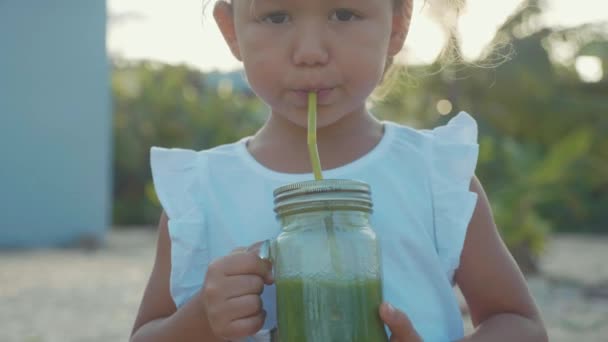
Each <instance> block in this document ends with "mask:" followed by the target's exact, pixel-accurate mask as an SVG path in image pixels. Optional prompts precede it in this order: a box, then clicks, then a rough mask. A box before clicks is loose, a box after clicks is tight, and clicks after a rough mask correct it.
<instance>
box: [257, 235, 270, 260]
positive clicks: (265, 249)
mask: <svg viewBox="0 0 608 342" xmlns="http://www.w3.org/2000/svg"><path fill="white" fill-rule="evenodd" d="M258 257H259V258H260V259H262V260H268V261H271V262H272V241H271V240H264V241H263V242H262V244H261V245H260V249H259V250H258Z"/></svg>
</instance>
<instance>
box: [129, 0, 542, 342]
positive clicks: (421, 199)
mask: <svg viewBox="0 0 608 342" xmlns="http://www.w3.org/2000/svg"><path fill="white" fill-rule="evenodd" d="M446 1H447V0H446ZM411 12H412V0H233V1H232V2H231V3H229V2H225V1H223V0H219V1H217V2H216V4H215V7H214V17H215V20H216V22H217V24H218V26H219V28H220V30H221V32H222V34H223V36H224V38H225V40H226V43H227V44H228V46H229V48H230V50H231V51H232V53H233V54H234V56H235V57H236V58H237V59H239V60H240V61H242V62H243V64H244V68H245V71H246V74H247V78H248V80H249V83H250V85H251V87H252V89H253V90H254V91H255V93H256V94H257V95H258V96H259V97H260V98H261V99H262V100H263V101H264V102H265V103H266V104H268V106H269V107H270V108H271V114H270V116H269V118H268V120H267V122H266V123H265V124H264V126H263V127H262V128H261V129H260V130H259V131H258V132H257V133H256V134H255V135H254V136H253V137H247V138H244V139H242V140H241V141H238V142H236V143H233V144H229V145H224V146H219V147H216V148H213V149H210V150H207V151H200V152H195V151H190V150H177V149H172V150H169V149H161V148H153V149H152V151H151V163H152V171H153V178H154V184H155V187H156V191H157V194H158V196H159V198H160V201H161V203H162V205H163V208H164V210H165V213H164V214H163V215H162V216H161V219H160V224H159V238H158V246H157V248H158V249H157V255H156V261H155V264H154V269H153V271H152V274H151V276H150V280H149V282H148V285H147V288H146V290H145V293H144V296H143V300H142V303H141V307H140V310H139V314H138V316H137V319H136V321H135V324H134V328H133V332H132V337H131V340H132V341H226V340H229V341H241V340H254V341H269V340H270V337H269V335H270V333H269V331H270V330H272V329H273V328H274V327H275V326H276V313H275V299H274V287H273V286H272V283H273V279H272V275H271V266H270V265H269V264H268V263H266V262H265V261H263V260H261V259H260V258H259V257H258V256H257V253H256V250H255V247H254V248H248V246H252V245H253V244H254V243H255V242H256V241H261V240H265V239H268V238H272V237H275V236H276V235H277V234H278V233H279V231H280V229H279V225H278V223H277V222H276V221H275V218H274V213H273V210H272V199H273V197H272V191H273V190H274V189H275V188H277V187H279V186H281V185H285V184H288V183H294V182H298V181H303V180H310V179H312V176H311V165H310V162H309V159H308V150H307V145H306V132H307V95H308V93H309V92H315V93H317V96H318V103H319V106H318V147H319V154H320V156H321V161H322V165H323V167H324V168H325V172H324V175H325V177H326V178H342V179H358V180H362V181H365V182H367V183H369V184H370V185H371V188H372V191H373V196H374V198H373V201H374V207H375V211H374V214H373V216H372V226H373V227H375V230H376V234H377V236H378V239H379V241H380V244H381V248H382V260H383V265H382V267H383V270H384V289H383V290H384V298H385V300H386V301H387V303H383V304H382V306H381V307H380V309H379V315H380V317H381V318H382V320H383V321H384V322H385V324H386V325H387V326H388V328H389V329H390V331H391V341H423V340H424V341H456V340H460V341H519V342H523V341H546V340H547V335H546V331H545V328H544V326H543V323H542V320H541V318H540V315H539V311H538V309H537V308H536V306H535V304H534V301H533V299H532V298H531V296H530V293H529V291H528V289H527V287H526V283H525V281H524V278H523V277H522V274H521V273H520V271H519V269H518V268H517V265H516V264H515V263H514V261H513V259H512V258H511V256H510V255H509V252H508V251H507V249H506V248H505V245H504V244H503V242H502V241H501V239H500V237H499V234H498V232H497V229H496V225H495V224H494V222H493V219H492V214H491V212H490V205H489V204H488V200H487V198H486V195H485V193H484V191H483V188H482V186H481V184H480V183H479V181H478V180H477V178H476V177H475V176H474V169H475V164H476V159H477V153H478V145H477V137H476V136H477V126H476V123H475V121H474V120H473V118H472V117H471V116H469V115H468V114H466V113H461V114H459V115H458V116H456V117H455V118H453V119H452V120H451V121H450V122H449V123H448V124H447V125H446V126H443V127H439V128H436V129H434V130H432V131H420V130H415V129H411V128H408V127H404V126H400V125H397V124H394V123H391V122H381V121H378V120H377V119H376V118H374V116H373V115H372V114H370V113H369V112H368V110H367V109H366V101H367V100H368V97H369V95H370V94H371V93H372V91H373V90H374V89H375V88H376V86H377V85H378V84H379V83H380V82H381V80H382V79H383V76H384V74H385V72H386V70H387V68H388V67H389V66H390V64H391V61H392V58H393V56H395V55H396V54H397V53H398V52H399V51H400V49H401V48H402V46H403V43H404V40H405V38H406V35H407V33H408V28H409V23H410V18H411ZM456 284H457V285H458V286H459V287H460V289H461V291H462V293H463V294H464V297H465V298H466V301H467V304H468V306H469V308H470V313H471V318H472V320H473V324H474V326H475V328H476V330H475V331H474V332H473V333H472V334H471V335H470V336H464V331H463V323H462V318H461V314H460V310H459V306H458V303H457V300H456V298H455V295H454V292H453V286H454V285H456ZM264 285H267V286H266V287H265V286H264ZM389 303H390V304H389ZM284 342H286V341H284ZM319 342H324V341H319Z"/></svg>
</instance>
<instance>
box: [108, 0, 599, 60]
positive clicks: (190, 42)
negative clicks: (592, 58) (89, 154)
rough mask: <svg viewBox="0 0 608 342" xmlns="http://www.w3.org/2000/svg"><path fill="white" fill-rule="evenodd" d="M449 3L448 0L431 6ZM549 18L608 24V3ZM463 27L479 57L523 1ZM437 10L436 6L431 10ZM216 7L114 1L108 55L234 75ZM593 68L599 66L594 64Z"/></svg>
mask: <svg viewBox="0 0 608 342" xmlns="http://www.w3.org/2000/svg"><path fill="white" fill-rule="evenodd" d="M433 1H445V0H429V1H428V2H430V3H432V2H433ZM547 1H548V5H549V10H548V12H547V14H546V16H545V17H544V18H543V22H544V23H546V24H548V25H552V26H554V25H558V26H574V25H577V24H582V23H586V22H595V21H602V20H603V21H608V3H607V2H606V1H604V0H576V1H572V0H547ZM414 3H415V7H414V15H413V19H412V24H411V29H410V34H409V36H408V38H407V41H406V44H405V48H404V54H403V55H402V56H401V58H402V59H403V60H407V61H408V62H410V63H427V62H431V61H433V60H434V59H435V57H436V56H437V54H438V53H439V51H440V49H441V47H442V45H443V39H444V38H443V35H442V33H441V29H440V28H439V26H438V25H437V23H435V22H433V21H432V20H431V19H430V18H429V16H428V12H429V10H428V6H429V5H428V4H427V5H426V7H425V8H421V4H422V3H423V1H421V0H414ZM467 3H468V4H467V7H466V9H465V11H464V12H463V13H462V15H461V18H460V21H459V30H460V33H461V41H462V49H463V53H464V54H465V57H468V58H474V57H475V56H478V55H479V54H480V52H481V51H482V49H483V47H484V46H485V45H486V44H487V43H488V42H489V41H490V40H491V39H492V38H493V36H494V33H495V31H496V28H497V27H498V26H500V25H501V24H502V23H503V22H504V20H505V19H506V18H507V17H508V16H509V15H510V14H511V13H513V11H514V10H515V8H517V6H518V5H519V4H520V3H521V0H468V1H467ZM431 6H432V5H431ZM212 9H213V7H212V6H209V7H208V8H207V9H206V14H205V15H204V16H203V14H202V0H180V1H158V0H108V14H109V17H110V18H111V19H110V23H109V26H108V33H107V46H108V52H109V53H110V54H111V55H113V56H120V57H123V58H126V59H152V60H157V61H161V62H166V63H176V64H177V63H185V64H188V65H191V66H193V67H196V68H198V69H200V70H203V71H211V70H220V71H230V70H235V69H239V68H240V67H241V65H240V64H239V62H238V61H237V60H236V59H235V58H234V57H233V56H232V55H231V54H230V51H229V50H228V48H227V47H226V45H225V44H224V41H223V38H222V37H221V35H220V33H219V30H218V29H217V26H216V25H215V22H214V21H213V18H212V17H211V12H212ZM591 64H593V63H591Z"/></svg>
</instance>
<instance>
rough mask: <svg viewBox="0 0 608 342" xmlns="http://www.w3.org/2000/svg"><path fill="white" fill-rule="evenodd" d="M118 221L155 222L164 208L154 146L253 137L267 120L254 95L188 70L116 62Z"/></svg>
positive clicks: (191, 145) (203, 145) (209, 143)
mask: <svg viewBox="0 0 608 342" xmlns="http://www.w3.org/2000/svg"><path fill="white" fill-rule="evenodd" d="M112 93H113V100H114V222H115V223H118V224H122V225H124V224H142V223H153V222H156V221H157V220H158V217H159V214H160V206H159V203H158V199H157V198H156V195H155V192H154V187H153V185H152V183H151V175H150V167H149V151H150V147H151V146H166V147H182V148H194V149H205V148H210V147H213V146H217V145H221V144H224V143H228V142H232V141H235V140H238V139H240V138H241V137H243V136H246V135H249V134H252V133H253V132H254V131H255V128H256V127H257V126H259V125H260V123H261V122H262V121H263V120H264V117H265V114H264V113H263V112H262V110H263V108H262V106H261V104H260V102H259V101H257V100H256V99H255V98H254V97H253V96H252V95H251V94H247V93H239V94H233V93H231V92H230V87H227V86H226V85H224V86H223V87H217V86H211V85H208V84H207V83H206V82H205V78H204V76H203V75H202V74H201V73H200V72H198V71H195V70H192V69H189V68H187V67H185V66H169V65H161V64H155V63H150V62H141V63H135V64H128V63H124V62H115V65H114V68H113V73H112Z"/></svg>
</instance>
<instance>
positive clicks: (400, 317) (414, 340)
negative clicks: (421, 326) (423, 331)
mask: <svg viewBox="0 0 608 342" xmlns="http://www.w3.org/2000/svg"><path fill="white" fill-rule="evenodd" d="M380 318H382V320H383V321H384V324H386V325H387V326H388V328H389V329H390V330H391V340H390V342H422V339H421V338H420V336H419V335H418V333H417V332H416V330H415V329H414V327H413V326H412V322H410V320H409V318H407V315H406V314H405V313H403V312H401V311H399V310H397V309H395V308H394V307H393V306H392V305H390V304H389V303H386V302H385V303H382V305H380Z"/></svg>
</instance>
